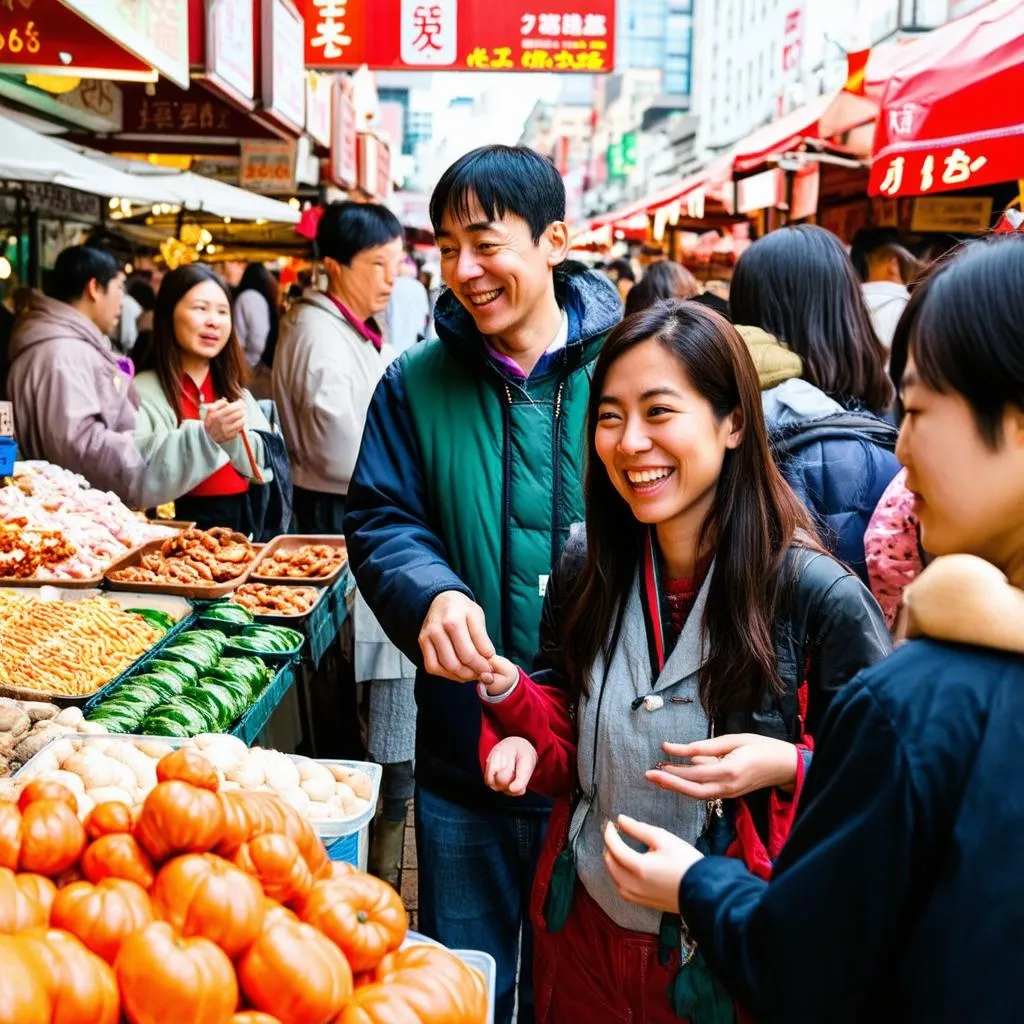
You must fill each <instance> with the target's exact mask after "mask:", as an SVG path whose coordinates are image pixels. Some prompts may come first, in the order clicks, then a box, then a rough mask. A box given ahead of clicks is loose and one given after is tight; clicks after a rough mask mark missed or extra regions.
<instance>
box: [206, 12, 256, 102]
mask: <svg viewBox="0 0 1024 1024" xmlns="http://www.w3.org/2000/svg"><path fill="white" fill-rule="evenodd" d="M253 46H254V40H253V24H252V2H251V0H207V7H206V74H207V77H208V78H210V79H212V80H213V82H214V84H215V85H218V86H220V87H221V88H222V89H226V90H228V91H229V92H230V93H232V94H233V97H234V98H235V99H241V100H243V101H245V104H246V105H247V106H250V107H251V106H252V102H253V96H254V95H255V93H256V61H255V55H254V53H253Z"/></svg>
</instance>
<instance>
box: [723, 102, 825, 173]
mask: <svg viewBox="0 0 1024 1024" xmlns="http://www.w3.org/2000/svg"><path fill="white" fill-rule="evenodd" d="M834 99H835V93H828V94H827V95H825V96H818V97H817V98H816V99H813V100H811V102H810V103H806V104H804V106H802V107H798V108H797V109H796V110H792V111H790V112H789V113H788V114H785V115H783V116H782V117H780V118H777V119H776V120H774V121H772V122H770V123H769V124H766V125H765V126H764V127H763V128H758V129H757V131H755V132H751V134H750V135H748V136H747V137H746V138H745V139H743V140H742V141H741V142H739V143H738V144H737V145H735V146H734V147H733V148H732V150H731V153H732V169H733V173H734V174H741V173H742V172H744V171H750V170H753V169H754V168H755V167H760V166H761V164H763V163H764V162H765V161H766V160H767V159H768V158H769V157H771V156H777V155H779V154H781V153H785V152H787V151H788V150H791V149H793V148H795V147H796V146H798V145H799V144H800V142H801V141H802V140H803V139H816V138H819V135H818V121H819V120H820V118H821V115H822V114H824V113H825V111H826V110H827V109H828V108H829V106H830V105H831V104H832V102H833V100H834Z"/></svg>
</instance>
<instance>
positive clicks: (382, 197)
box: [376, 139, 391, 203]
mask: <svg viewBox="0 0 1024 1024" xmlns="http://www.w3.org/2000/svg"><path fill="white" fill-rule="evenodd" d="M376 141H377V193H376V198H377V202H379V203H383V202H386V201H387V199H388V197H389V196H390V195H391V147H390V146H388V144H387V143H386V142H382V141H381V140H380V139H377V140H376Z"/></svg>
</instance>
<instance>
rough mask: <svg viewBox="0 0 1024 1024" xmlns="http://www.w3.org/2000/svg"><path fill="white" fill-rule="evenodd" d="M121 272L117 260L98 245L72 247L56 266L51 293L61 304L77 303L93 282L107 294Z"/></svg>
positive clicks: (59, 259)
mask: <svg viewBox="0 0 1024 1024" xmlns="http://www.w3.org/2000/svg"><path fill="white" fill-rule="evenodd" d="M120 273H121V264H120V263H119V262H118V261H117V257H116V256H115V255H114V254H113V253H112V252H109V251H108V250H107V249H102V248H100V246H98V245H72V246H70V247H69V248H67V249H65V250H64V251H63V252H62V253H61V254H60V255H59V256H58V257H57V262H56V263H55V264H54V266H53V276H52V279H51V280H52V283H51V286H50V290H51V293H52V297H53V298H55V299H57V300H58V301H59V302H69V303H70V302H77V301H78V300H79V299H80V298H81V297H82V296H83V295H84V294H85V290H86V288H87V287H88V286H89V282H90V281H95V282H96V283H97V284H98V285H99V286H100V287H101V288H102V289H104V291H105V290H106V288H107V286H108V285H109V284H110V282H111V281H113V280H114V278H115V277H117V275H118V274H120Z"/></svg>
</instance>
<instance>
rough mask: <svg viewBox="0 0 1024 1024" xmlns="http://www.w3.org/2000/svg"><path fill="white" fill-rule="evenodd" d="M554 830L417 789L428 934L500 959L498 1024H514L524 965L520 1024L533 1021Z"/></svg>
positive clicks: (532, 817)
mask: <svg viewBox="0 0 1024 1024" xmlns="http://www.w3.org/2000/svg"><path fill="white" fill-rule="evenodd" d="M546 825H547V818H546V817H544V816H542V815H538V814H507V813H502V812H500V811H475V810H470V809H469V808H466V807H461V806H459V805H458V804H453V803H450V802H449V801H447V800H442V799H441V797H439V796H436V795H435V794H433V793H431V792H430V791H429V790H426V789H424V788H423V787H422V786H417V787H416V852H417V855H418V860H419V926H420V931H422V932H423V933H424V934H425V935H428V936H430V937H431V938H432V939H437V941H438V942H441V943H444V945H446V946H448V947H449V948H450V949H479V950H483V951H484V952H486V953H490V954H491V956H493V957H494V959H495V961H496V962H497V965H498V979H497V991H496V992H495V1002H496V1007H495V1015H494V1020H495V1024H511V1021H512V1015H513V1012H514V1010H515V1003H516V965H517V963H518V964H519V1016H518V1020H519V1024H532V1021H533V933H532V930H531V928H530V915H529V907H530V889H531V887H532V885H533V876H534V872H535V870H536V867H537V858H538V856H539V855H540V851H541V847H542V846H543V844H544V832H545V828H546ZM520 930H521V932H522V950H521V952H522V956H521V957H520V943H519V937H520Z"/></svg>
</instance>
